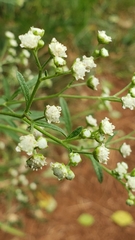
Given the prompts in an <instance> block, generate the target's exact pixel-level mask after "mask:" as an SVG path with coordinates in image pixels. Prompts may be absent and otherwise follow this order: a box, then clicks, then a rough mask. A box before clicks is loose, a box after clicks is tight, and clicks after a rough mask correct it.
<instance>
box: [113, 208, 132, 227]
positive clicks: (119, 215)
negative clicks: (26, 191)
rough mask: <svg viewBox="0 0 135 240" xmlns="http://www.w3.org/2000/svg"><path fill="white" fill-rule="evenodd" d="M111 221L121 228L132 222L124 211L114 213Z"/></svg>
mask: <svg viewBox="0 0 135 240" xmlns="http://www.w3.org/2000/svg"><path fill="white" fill-rule="evenodd" d="M111 219H112V220H113V222H115V223H116V224H117V225H119V226H121V227H125V226H129V225H131V224H132V223H133V222H134V219H133V217H132V215H131V214H130V213H129V212H126V211H122V210H119V211H116V212H114V213H113V214H112V215H111Z"/></svg>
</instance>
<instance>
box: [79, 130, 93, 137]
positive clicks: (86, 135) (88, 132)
mask: <svg viewBox="0 0 135 240" xmlns="http://www.w3.org/2000/svg"><path fill="white" fill-rule="evenodd" d="M81 136H82V137H83V138H90V136H91V131H90V129H88V128H84V129H83V130H82V132H81Z"/></svg>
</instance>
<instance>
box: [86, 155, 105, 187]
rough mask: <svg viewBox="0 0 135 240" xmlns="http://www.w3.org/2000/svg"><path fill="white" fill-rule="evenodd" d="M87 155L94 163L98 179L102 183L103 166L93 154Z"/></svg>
mask: <svg viewBox="0 0 135 240" xmlns="http://www.w3.org/2000/svg"><path fill="white" fill-rule="evenodd" d="M87 157H88V158H90V160H91V162H92V164H93V167H94V170H95V172H96V175H97V178H98V181H99V182H100V183H102V182H103V172H102V168H101V166H100V164H99V163H98V162H97V161H96V159H95V158H94V157H93V155H92V154H90V155H87Z"/></svg>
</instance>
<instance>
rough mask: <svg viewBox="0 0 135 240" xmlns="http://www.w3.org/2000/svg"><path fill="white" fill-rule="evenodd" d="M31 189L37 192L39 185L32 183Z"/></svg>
mask: <svg viewBox="0 0 135 240" xmlns="http://www.w3.org/2000/svg"><path fill="white" fill-rule="evenodd" d="M29 186H30V189H31V190H36V189H37V184H36V183H35V182H32V183H30V185H29Z"/></svg>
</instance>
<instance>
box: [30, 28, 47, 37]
mask: <svg viewBox="0 0 135 240" xmlns="http://www.w3.org/2000/svg"><path fill="white" fill-rule="evenodd" d="M30 30H31V31H32V33H33V34H34V35H37V36H40V37H43V35H44V33H45V30H44V29H40V28H35V27H31V28H30Z"/></svg>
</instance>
